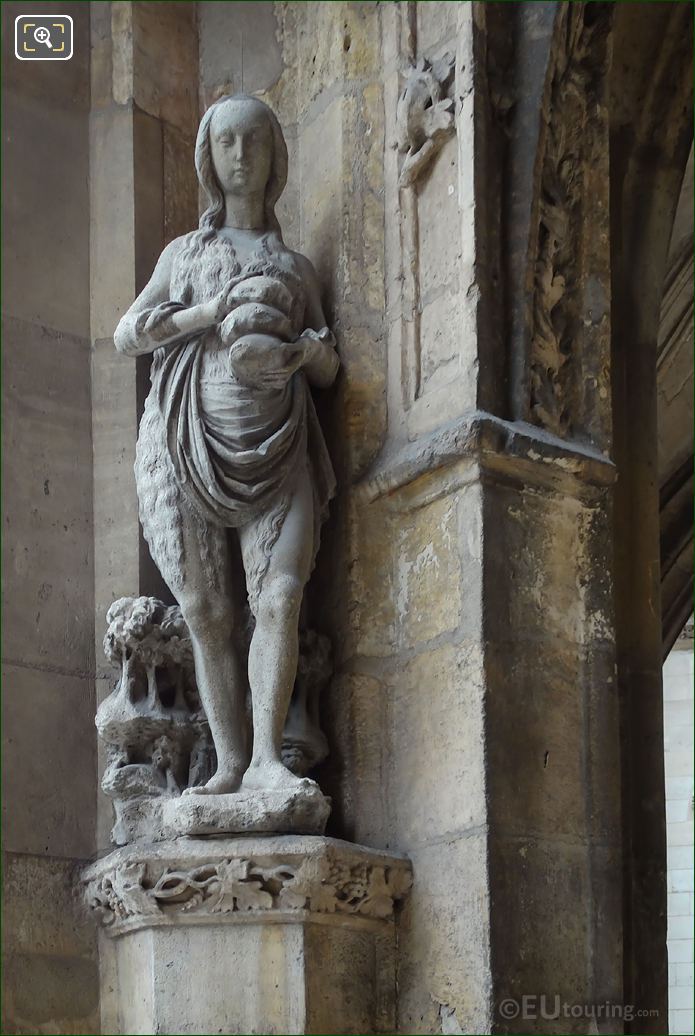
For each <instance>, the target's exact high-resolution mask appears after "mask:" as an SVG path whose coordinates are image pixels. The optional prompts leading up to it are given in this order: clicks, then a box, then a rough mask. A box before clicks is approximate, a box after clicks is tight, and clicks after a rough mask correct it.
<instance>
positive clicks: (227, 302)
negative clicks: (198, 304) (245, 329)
mask: <svg viewBox="0 0 695 1036" xmlns="http://www.w3.org/2000/svg"><path fill="white" fill-rule="evenodd" d="M236 305H238V303H237V301H236V298H235V296H234V288H233V287H231V288H229V287H228V288H224V289H223V290H222V291H221V292H220V293H219V295H215V297H214V298H213V299H210V301H209V302H204V303H203V304H202V308H203V309H204V310H205V316H206V318H207V320H208V321H209V323H210V326H212V325H214V324H221V323H222V321H223V320H224V318H225V317H226V316H227V315H228V314H229V313H231V311H232V310H233V309H234V307H235V306H236Z"/></svg>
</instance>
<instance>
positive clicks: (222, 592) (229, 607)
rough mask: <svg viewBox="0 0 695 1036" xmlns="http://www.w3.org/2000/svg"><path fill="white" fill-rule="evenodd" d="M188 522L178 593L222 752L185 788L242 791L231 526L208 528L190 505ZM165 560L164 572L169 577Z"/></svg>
mask: <svg viewBox="0 0 695 1036" xmlns="http://www.w3.org/2000/svg"><path fill="white" fill-rule="evenodd" d="M181 517H182V522H183V528H182V532H183V546H184V561H183V574H184V582H183V586H182V587H177V590H176V598H177V600H178V602H179V605H180V607H181V612H182V614H183V617H184V619H185V620H186V623H187V625H188V629H189V631H190V634H191V644H192V647H193V660H194V662H195V675H196V682H197V684H198V691H199V693H200V698H201V701H202V703H203V708H204V709H205V715H206V716H207V720H208V723H209V724H210V732H211V734H212V738H213V741H214V743H215V752H216V753H217V770H216V771H215V773H214V774H213V776H212V777H211V778H210V780H209V781H208V782H207V784H205V785H200V786H196V787H193V788H188V789H187V791H186V792H185V793H184V794H204V795H216V794H224V793H227V792H233V791H237V790H238V788H239V785H240V783H241V778H242V775H243V773H244V770H245V769H246V766H247V763H248V749H247V737H246V710H245V696H246V690H245V686H244V682H243V680H242V679H241V675H240V672H239V664H238V659H237V655H236V651H235V649H234V644H233V641H232V628H233V623H234V614H233V603H232V595H231V587H230V581H231V573H230V556H229V543H228V540H227V536H228V533H227V530H226V529H219V528H217V527H215V526H208V527H207V528H206V527H205V526H204V525H203V524H202V521H200V520H196V519H194V518H192V517H191V515H190V513H189V512H188V511H186V510H183V511H182V514H181ZM202 535H204V537H205V541H206V542H205V545H204V548H205V552H206V553H207V554H208V555H209V556H211V559H212V563H213V565H214V567H215V578H216V581H217V582H218V584H219V587H217V588H216V587H213V586H211V579H210V572H209V570H206V568H205V566H204V564H203V561H202V555H203V545H202V544H201V536H202ZM165 567H166V566H162V574H163V575H164V577H165V578H166V571H165V570H164V569H165Z"/></svg>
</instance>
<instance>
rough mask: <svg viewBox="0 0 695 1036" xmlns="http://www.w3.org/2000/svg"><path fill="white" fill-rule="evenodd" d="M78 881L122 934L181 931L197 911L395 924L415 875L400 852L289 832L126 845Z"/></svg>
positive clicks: (208, 915) (209, 917)
mask: <svg viewBox="0 0 695 1036" xmlns="http://www.w3.org/2000/svg"><path fill="white" fill-rule="evenodd" d="M82 882H83V886H84V896H85V903H86V904H87V906H88V907H89V908H90V909H91V910H93V911H95V912H96V915H97V916H98V917H99V918H100V919H101V921H102V923H103V924H104V925H105V926H106V928H107V929H108V931H109V934H111V935H114V936H118V935H120V934H122V933H123V932H126V931H132V930H134V929H135V928H143V927H145V928H147V927H152V926H157V925H166V924H171V923H176V922H178V923H181V924H184V925H185V924H186V922H187V920H188V918H189V917H191V916H193V915H194V914H195V916H196V917H197V919H198V920H203V921H205V922H207V923H210V924H218V923H220V922H221V921H223V920H224V915H232V914H233V915H235V917H236V920H241V919H248V918H249V917H251V915H252V914H254V912H256V911H260V912H261V913H262V914H265V913H268V916H271V917H272V912H278V913H281V914H284V913H285V912H289V913H290V914H293V913H296V917H297V918H299V919H300V920H302V919H303V918H304V916H305V912H307V911H308V912H309V913H317V914H329V915H332V914H336V913H337V914H339V915H344V916H349V917H352V916H354V917H361V918H370V919H373V920H390V919H392V918H393V912H394V909H395V904H396V903H397V901H399V900H401V899H402V898H403V897H404V896H405V895H406V893H407V892H408V889H409V888H410V884H411V872H410V864H409V862H408V860H407V858H406V857H405V856H403V855H402V854H389V853H385V852H380V851H378V850H375V849H367V848H365V847H363V846H359V845H351V844H350V843H348V842H342V841H339V840H337V839H334V838H322V837H318V836H317V837H309V836H304V837H303V836H298V835H287V836H284V837H278V836H275V837H260V838H259V837H255V838H254V837H243V838H236V839H235V838H225V839H220V838H217V839H213V840H206V839H193V838H191V839H184V840H177V841H174V842H162V843H159V844H157V845H140V846H137V845H132V846H127V847H125V848H123V849H117V850H116V851H115V852H113V853H111V854H110V855H109V856H108V857H105V858H103V859H101V860H98V861H97V862H96V863H94V864H92V865H91V866H90V867H88V868H87V869H86V870H85V871H84V873H83V875H82ZM251 919H252V920H253V917H251Z"/></svg>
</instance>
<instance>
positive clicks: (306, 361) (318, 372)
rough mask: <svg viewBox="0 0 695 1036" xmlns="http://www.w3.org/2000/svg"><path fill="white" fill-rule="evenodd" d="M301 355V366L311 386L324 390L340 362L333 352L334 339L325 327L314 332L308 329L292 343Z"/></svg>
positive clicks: (332, 378)
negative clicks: (299, 349) (300, 351)
mask: <svg viewBox="0 0 695 1036" xmlns="http://www.w3.org/2000/svg"><path fill="white" fill-rule="evenodd" d="M294 345H295V346H296V347H297V348H301V350H302V353H303V360H302V366H303V367H304V369H305V373H306V376H307V378H308V379H309V381H310V382H311V384H312V385H316V386H317V387H318V388H326V387H327V386H328V385H331V384H332V383H333V381H334V379H335V376H336V374H337V373H338V367H339V366H340V360H339V359H338V354H337V352H336V350H335V338H334V337H333V335H332V333H331V332H330V331H329V329H328V328H327V327H322V328H321V330H320V331H315V330H314V329H313V328H311V327H309V328H307V329H306V331H303V332H302V334H301V335H300V336H299V338H298V339H297V341H296V342H295V343H294Z"/></svg>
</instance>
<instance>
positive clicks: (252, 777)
mask: <svg viewBox="0 0 695 1036" xmlns="http://www.w3.org/2000/svg"><path fill="white" fill-rule="evenodd" d="M317 787H318V785H317V784H316V782H315V781H312V780H310V779H309V778H308V777H297V776H296V775H295V774H293V773H292V771H291V770H288V769H287V767H286V766H285V765H284V763H281V762H279V760H277V759H266V760H260V761H258V762H254V761H253V760H252V761H251V764H250V765H249V768H248V770H247V771H246V773H245V774H244V779H243V781H242V782H241V790H242V791H299V790H300V789H303V790H304V791H311V790H312V789H314V788H317Z"/></svg>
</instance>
